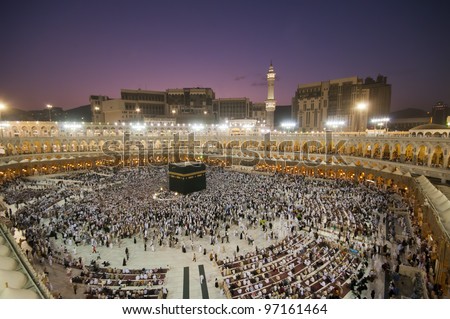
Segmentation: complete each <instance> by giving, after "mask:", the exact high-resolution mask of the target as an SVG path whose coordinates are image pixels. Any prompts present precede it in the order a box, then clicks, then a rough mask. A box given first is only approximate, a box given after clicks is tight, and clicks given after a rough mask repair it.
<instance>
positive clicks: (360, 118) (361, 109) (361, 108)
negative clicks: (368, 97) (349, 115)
mask: <svg viewBox="0 0 450 319" xmlns="http://www.w3.org/2000/svg"><path fill="white" fill-rule="evenodd" d="M356 110H357V111H358V121H357V132H359V131H361V129H362V128H364V127H366V128H367V120H366V124H365V125H363V124H362V123H364V119H365V117H363V116H362V112H366V111H367V103H365V102H360V103H358V104H356Z"/></svg>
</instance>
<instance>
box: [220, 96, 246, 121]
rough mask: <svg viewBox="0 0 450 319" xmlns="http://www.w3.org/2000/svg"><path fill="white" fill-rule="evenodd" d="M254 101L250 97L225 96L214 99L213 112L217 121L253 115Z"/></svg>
mask: <svg viewBox="0 0 450 319" xmlns="http://www.w3.org/2000/svg"><path fill="white" fill-rule="evenodd" d="M251 105H252V102H251V101H250V100H249V99H248V98H245V97H243V98H224V99H216V100H214V101H213V114H215V115H216V117H217V118H216V120H217V122H222V121H224V120H235V119H247V118H250V117H251V113H250V112H251Z"/></svg>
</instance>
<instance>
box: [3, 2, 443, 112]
mask: <svg viewBox="0 0 450 319" xmlns="http://www.w3.org/2000/svg"><path fill="white" fill-rule="evenodd" d="M449 12H450V5H449V4H448V2H447V1H427V2H425V1H361V0H359V1H300V0H299V1H242V0H241V1H228V0H227V1H214V0H207V1H195V0H190V1H164V2H163V1H150V0H147V1H134V0H130V1H125V0H122V1H84V0H82V1H81V0H77V1H70V2H69V1H45V0H42V1H3V2H2V6H1V13H0V35H1V37H0V39H1V50H0V101H2V102H4V103H6V104H7V105H8V106H9V107H16V108H21V109H42V108H45V105H46V104H48V103H50V104H52V105H53V106H59V107H63V108H65V109H69V108H73V107H77V106H80V105H85V104H88V103H89V95H108V96H110V97H112V98H114V97H119V96H120V89H122V88H128V89H138V88H141V89H147V90H166V89H168V88H183V87H197V86H198V87H211V88H212V89H213V90H214V91H215V93H216V97H217V98H225V97H248V98H250V99H251V100H252V101H253V102H263V101H264V100H265V98H266V94H267V86H266V80H265V74H266V72H267V70H268V67H269V64H270V61H271V60H272V61H273V65H274V68H275V72H276V73H277V77H278V81H277V82H276V84H275V98H276V100H277V101H278V105H290V104H291V98H292V97H293V95H294V93H295V90H296V87H297V86H298V84H302V83H309V82H315V81H325V80H329V79H335V78H342V77H349V76H355V75H357V76H359V77H362V78H365V77H367V76H372V77H376V76H377V75H378V74H382V75H385V76H387V77H388V82H389V83H390V84H392V103H391V110H399V109H403V108H408V107H417V108H423V109H429V108H431V106H432V105H433V104H434V103H435V102H436V101H439V100H442V101H444V102H445V103H447V104H450V76H449V73H450V40H449V39H450V35H449V33H450V19H449V15H448V13H449Z"/></svg>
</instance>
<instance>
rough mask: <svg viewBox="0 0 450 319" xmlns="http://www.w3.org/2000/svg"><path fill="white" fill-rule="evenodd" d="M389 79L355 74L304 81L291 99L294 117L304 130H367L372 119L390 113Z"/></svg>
mask: <svg viewBox="0 0 450 319" xmlns="http://www.w3.org/2000/svg"><path fill="white" fill-rule="evenodd" d="M386 81H387V79H386V77H383V76H379V77H378V78H377V80H376V81H374V80H373V79H371V78H367V79H366V81H365V82H363V80H362V79H359V78H358V77H356V76H353V77H349V78H342V79H335V80H329V81H323V82H313V83H308V84H301V85H299V86H298V88H297V91H296V92H295V96H294V98H293V99H292V117H293V118H294V119H296V120H297V122H298V125H299V128H300V129H301V130H303V131H322V130H323V129H326V128H327V129H328V128H331V129H338V128H339V129H343V130H351V131H364V130H365V129H366V127H367V123H368V121H369V120H370V119H371V118H373V117H378V116H387V115H388V114H389V109H390V100H391V86H390V84H387V83H386ZM363 105H364V106H363ZM358 106H359V107H358Z"/></svg>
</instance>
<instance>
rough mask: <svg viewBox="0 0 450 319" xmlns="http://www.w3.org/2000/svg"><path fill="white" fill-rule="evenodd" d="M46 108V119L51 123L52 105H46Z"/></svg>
mask: <svg viewBox="0 0 450 319" xmlns="http://www.w3.org/2000/svg"><path fill="white" fill-rule="evenodd" d="M47 108H48V118H49V121H50V122H51V121H52V108H53V105H51V104H47Z"/></svg>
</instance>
